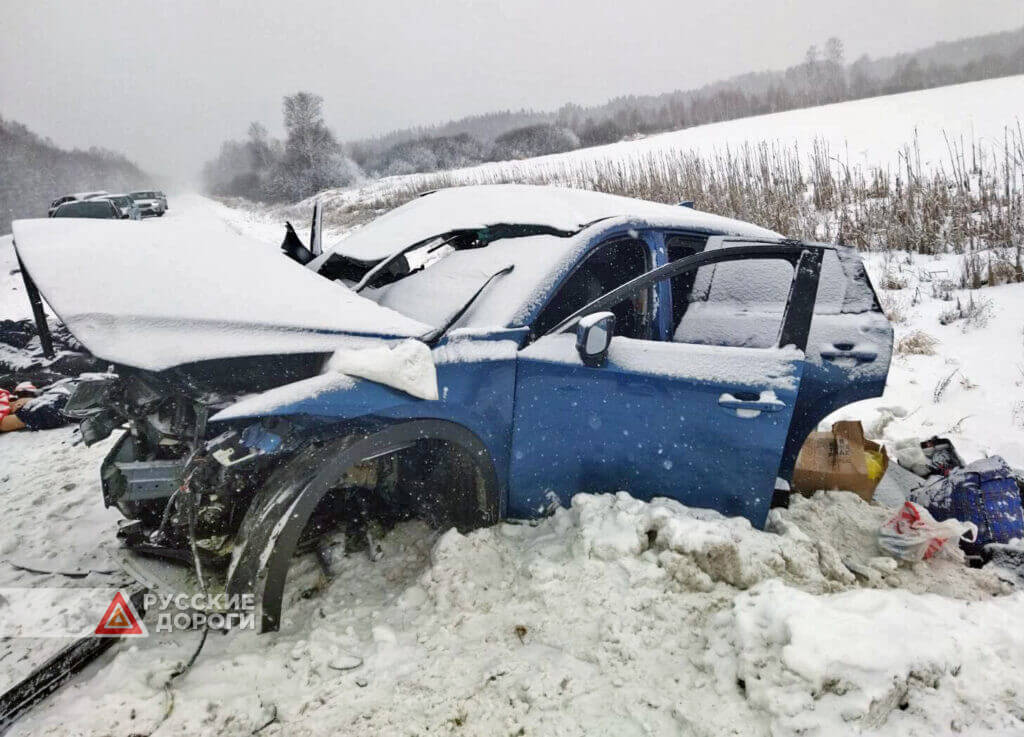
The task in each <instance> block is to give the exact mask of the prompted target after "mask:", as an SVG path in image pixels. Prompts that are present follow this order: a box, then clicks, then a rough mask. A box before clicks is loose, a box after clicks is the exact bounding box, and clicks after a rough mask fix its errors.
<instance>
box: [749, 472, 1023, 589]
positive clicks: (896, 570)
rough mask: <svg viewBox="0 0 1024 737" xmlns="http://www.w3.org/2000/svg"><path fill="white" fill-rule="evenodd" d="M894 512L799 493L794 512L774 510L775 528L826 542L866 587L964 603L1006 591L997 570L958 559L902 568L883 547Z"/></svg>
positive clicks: (837, 495) (828, 494)
mask: <svg viewBox="0 0 1024 737" xmlns="http://www.w3.org/2000/svg"><path fill="white" fill-rule="evenodd" d="M894 511H895V510H893V509H889V508H886V507H880V506H876V505H871V504H866V503H865V502H864V501H863V500H862V499H861V498H860V497H859V496H857V495H856V494H850V493H848V492H845V491H820V492H818V493H816V494H815V495H814V497H812V498H807V497H803V496H800V495H797V494H794V495H793V496H792V497H791V498H790V505H789V509H776V510H773V511H772V517H771V521H770V522H769V526H770V527H772V528H773V529H776V530H780V531H782V530H785V531H788V532H789V534H798V533H796V532H793V531H792V528H793V527H796V528H797V530H799V534H804V535H806V536H808V537H809V538H811V539H813V540H818V541H822V542H821V543H820V544H823V545H828V546H829V547H830V548H831V549H832V550H834V551H835V553H836V554H837V555H838V556H839V557H840V558H841V559H842V562H843V565H844V566H845V567H846V568H847V569H849V570H850V571H852V572H854V573H855V574H856V575H857V577H858V579H859V580H860V582H861V584H862V585H865V586H872V587H878V588H901V589H905V590H907V591H911V592H913V593H919V594H921V593H935V594H943V595H945V596H952V597H956V598H958V599H977V598H979V597H982V596H993V595H996V594H1000V593H1004V592H1005V588H1004V586H1003V584H1001V583H1000V581H999V579H998V578H997V577H996V576H995V575H994V574H993V573H992V572H991V571H989V570H987V569H977V568H969V567H967V566H966V565H964V564H963V563H961V562H959V561H956V560H951V559H943V558H935V559H930V560H928V561H922V562H920V563H915V564H913V565H902V566H897V565H896V561H895V559H893V558H891V557H889V556H887V555H885V553H883V551H882V550H881V549H880V548H879V547H878V530H879V528H880V527H881V526H882V523H883V522H885V521H886V520H887V519H889V518H890V517H891V516H892V515H893V513H894ZM824 541H827V542H824Z"/></svg>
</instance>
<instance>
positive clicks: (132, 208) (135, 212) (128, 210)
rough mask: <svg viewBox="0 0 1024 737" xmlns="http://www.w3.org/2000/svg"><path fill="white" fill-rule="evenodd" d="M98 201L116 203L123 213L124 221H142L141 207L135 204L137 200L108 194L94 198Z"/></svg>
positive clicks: (123, 195) (126, 196) (121, 195)
mask: <svg viewBox="0 0 1024 737" xmlns="http://www.w3.org/2000/svg"><path fill="white" fill-rule="evenodd" d="M92 199H96V200H108V201H110V202H113V203H114V207H116V208H117V209H118V210H120V212H121V218H122V219H124V220H141V219H142V213H141V212H140V211H139V206H138V205H136V204H135V200H133V199H132V198H131V197H129V196H128V195H126V194H108V195H102V196H100V197H93V198H92Z"/></svg>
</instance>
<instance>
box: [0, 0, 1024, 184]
mask: <svg viewBox="0 0 1024 737" xmlns="http://www.w3.org/2000/svg"><path fill="white" fill-rule="evenodd" d="M1021 25H1024V3H1022V2H1021V0H983V1H981V2H965V1H964V0H858V1H857V2H849V1H843V0H787V2H784V3H783V2H778V1H776V2H764V0H710V1H708V0H701V1H700V2H691V1H690V0H658V1H654V0H620V1H619V2H602V1H597V0H549V1H548V2H545V1H544V0H519V1H516V2H513V1H512V0H506V1H505V2H472V1H471V0H443V1H440V2H423V1H422V0H421V1H420V2H398V1H395V0H364V1H363V2H348V1H347V0H345V1H341V2H334V1H331V0H293V1H292V2H255V1H254V0H250V2H234V1H231V0H162V1H161V2H151V1H150V0H133V1H132V2H124V1H122V0H103V2H72V1H71V0H66V1H52V2H49V1H45V0H31V2H27V1H26V0H0V116H3V117H4V118H6V119H14V120H17V121H19V122H22V123H25V124H26V125H28V126H29V127H30V128H31V129H33V130H34V131H35V132H37V133H39V134H41V135H44V136H49V137H50V138H52V139H53V141H54V142H55V143H57V144H58V145H60V146H64V147H71V146H80V147H87V146H90V145H99V146H105V147H107V148H112V149H115V150H120V151H122V152H124V153H125V154H127V155H128V156H129V157H131V158H132V159H134V160H135V161H136V162H137V163H139V164H140V165H141V166H142V167H143V168H145V169H147V170H149V171H150V172H153V173H156V174H163V175H166V176H169V177H174V178H177V179H179V180H191V179H194V178H195V175H196V173H197V171H198V169H199V167H200V165H201V164H202V162H203V161H204V160H206V159H208V158H209V157H211V156H212V155H213V154H215V153H216V151H217V149H218V147H219V145H220V142H221V141H223V140H224V139H225V138H240V137H242V136H243V135H244V134H245V129H246V127H247V126H248V123H249V122H250V121H252V120H260V121H263V122H264V123H265V124H267V126H268V127H269V128H270V130H271V131H272V132H274V133H275V134H276V133H279V132H280V130H281V97H282V96H283V95H285V94H288V93H291V92H294V91H296V90H300V89H305V90H310V91H313V92H317V93H319V94H321V95H323V96H324V98H325V108H326V113H327V119H328V123H329V124H330V125H331V126H332V127H333V129H334V131H335V132H336V133H337V134H338V136H339V137H340V138H342V139H349V138H354V137H362V136H367V135H373V134H375V133H382V132H386V131H388V130H391V129H394V128H396V127H405V126H410V125H418V124H429V123H433V122H441V121H444V120H448V119H450V118H455V117H460V116H463V115H467V114H473V113H481V112H487V111H491V110H497V109H504V108H513V109H517V108H522V107H527V108H535V109H554V108H557V107H558V106H560V105H561V104H562V103H564V102H568V101H572V102H577V103H581V104H594V103H600V102H604V101H605V100H607V99H608V98H609V97H613V96H616V95H621V94H631V93H636V94H644V93H658V92H667V91H671V90H674V89H686V88H690V87H695V86H699V85H701V84H704V83H706V82H711V81H714V80H716V79H720V78H723V77H727V76H730V75H733V74H738V73H742V72H746V71H753V70H759V69H769V68H783V67H786V66H789V65H791V64H794V63H796V62H798V61H800V60H801V59H802V58H803V54H804V51H805V50H806V48H807V46H808V45H810V44H811V43H817V44H818V45H819V47H820V46H821V45H822V44H823V43H824V40H825V39H826V38H827V37H828V36H831V35H837V36H839V37H840V38H841V39H842V40H843V41H844V42H845V44H846V50H847V59H848V60H853V59H855V58H856V57H857V56H859V55H860V54H862V53H867V54H870V55H871V56H884V55H888V54H892V53H896V52H899V51H908V50H913V49H915V48H918V47H921V46H926V45H928V44H930V43H933V42H935V41H939V40H950V39H954V38H959V37H962V36H968V35H975V34H980V33H989V32H992V31H1000V30H1009V29H1011V28H1015V27H1019V26H1021Z"/></svg>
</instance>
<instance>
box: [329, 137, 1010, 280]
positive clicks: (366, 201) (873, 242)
mask: <svg viewBox="0 0 1024 737" xmlns="http://www.w3.org/2000/svg"><path fill="white" fill-rule="evenodd" d="M900 158H901V162H902V163H901V166H900V167H899V168H898V169H897V170H890V169H887V168H871V169H864V168H862V167H860V166H858V165H854V164H851V163H850V162H848V161H847V162H843V161H842V160H840V158H838V157H837V156H835V155H834V154H833V152H831V151H830V150H829V148H828V146H827V145H826V144H825V143H824V142H822V141H816V142H815V143H814V145H813V146H812V148H811V150H810V152H801V151H800V150H799V149H798V148H797V147H796V146H795V145H792V146H789V145H782V144H779V143H759V144H754V145H744V146H741V147H739V148H733V149H729V148H726V149H724V150H720V151H717V152H715V153H714V154H711V155H707V156H702V155H700V154H699V153H695V152H692V151H687V150H682V149H677V150H673V149H661V150H656V151H645V152H636V153H633V154H631V155H629V156H627V157H621V158H614V159H611V158H609V159H602V160H585V159H578V158H558V157H555V158H550V159H544V158H542V159H538V160H525V161H509V162H501V163H498V164H491V165H484V166H480V167H474V168H470V169H462V170H455V171H445V172H438V173H435V174H423V175H414V176H412V177H406V178H399V179H396V180H382V181H380V182H375V183H371V184H369V185H367V186H366V187H364V188H363V189H364V196H360V197H352V196H347V197H346V196H340V195H338V196H332V195H329V196H328V197H327V199H328V202H327V207H326V214H327V216H328V218H329V220H330V221H331V224H333V225H344V224H351V223H357V222H362V221H364V220H366V219H370V218H371V217H373V216H375V215H376V214H378V213H379V212H381V211H383V210H387V209H390V208H392V207H396V206H398V205H401V204H403V203H405V202H407V201H409V200H411V199H413V198H414V197H416V196H418V194H419V193H421V192H424V191H428V190H431V189H438V188H442V187H451V186H458V185H466V184H498V183H508V182H520V183H526V184H558V185H562V186H569V187H576V188H580V189H591V190H597V191H602V192H610V193H613V194H621V195H627V196H630V197H639V198H642V199H647V200H654V201H657V202H666V203H672V204H675V203H677V202H679V201H681V200H684V199H692V200H694V202H695V205H696V207H698V208H699V209H702V210H706V211H708V212H714V213H718V214H721V215H726V216H729V217H735V218H739V219H741V220H747V221H750V222H754V223H758V224H760V225H764V226H766V227H769V228H772V229H773V230H776V231H779V232H781V233H784V234H786V235H788V236H793V237H798V238H805V239H816V240H824V241H830V242H837V243H842V244H846V245H853V246H856V247H858V248H860V249H862V250H883V251H888V250H893V249H895V250H907V251H915V252H918V253H928V254H931V253H947V252H954V253H976V252H977V253H981V252H985V251H988V250H990V249H997V248H1003V249H1009V251H1010V252H1011V253H1010V254H1009V255H1008V256H1005V257H1004V261H1005V262H1006V263H1007V264H1009V268H1007V267H1006V266H1001V267H999V275H998V278H999V279H1000V280H1002V281H1005V280H1006V279H1017V280H1019V279H1020V278H1021V256H1020V250H1021V248H1022V243H1024V214H1022V213H1024V132H1022V130H1021V128H1020V126H1018V127H1017V128H1008V129H1007V130H1006V132H1005V136H1004V140H1003V141H999V142H998V143H991V142H989V143H987V144H983V143H982V142H980V141H977V142H966V143H965V142H963V141H949V142H948V155H947V160H946V161H945V162H944V163H943V164H942V165H941V166H939V167H938V168H935V169H927V170H926V169H925V168H924V167H923V165H922V164H921V156H920V153H919V151H918V146H917V142H916V141H914V142H911V143H910V144H908V145H907V146H906V147H904V149H903V151H902V152H901V156H900ZM985 266H987V264H985ZM977 271H978V272H979V273H978V275H977V276H975V275H974V274H970V275H965V278H964V281H965V282H966V283H965V284H964V286H971V287H977V286H981V284H982V283H984V282H985V278H984V277H983V276H982V275H981V273H980V272H982V271H987V268H982V265H981V264H980V257H979V265H978V269H977Z"/></svg>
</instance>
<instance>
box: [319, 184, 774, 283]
mask: <svg viewBox="0 0 1024 737" xmlns="http://www.w3.org/2000/svg"><path fill="white" fill-rule="evenodd" d="M618 216H624V217H634V218H642V219H644V220H646V221H648V222H649V223H650V224H651V225H653V226H658V227H671V228H680V229H684V230H694V231H700V232H708V233H720V234H723V235H740V236H748V237H752V238H779V237H780V236H779V234H778V233H775V232H774V231H771V230H768V229H766V228H761V227H758V226H756V225H751V224H750V223H744V222H742V221H740V220H732V219H730V218H726V217H721V216H720V215H712V214H710V213H706V212H701V211H699V210H694V209H692V208H689V207H677V206H674V205H663V204H660V203H657V202H648V201H646V200H637V199H633V198H630V197H620V196H618V195H611V194H604V193H601V192H589V191H585V190H579V189H564V188H561V187H548V186H534V185H527V184H486V185H474V186H468V187H451V188H449V189H441V190H438V191H436V192H431V193H430V194H427V195H424V196H422V197H419V198H417V199H415V200H413V201H412V202H408V203H406V204H404V205H402V206H401V207H397V208H395V209H394V210H392V211H391V212H388V213H386V214H384V215H381V216H380V217H379V218H377V219H376V220H374V221H373V222H371V223H369V224H368V225H366V226H364V227H363V228H361V229H359V230H356V231H354V232H353V233H351V234H350V235H348V236H347V237H345V238H343V239H342V240H340V241H339V242H338V243H337V244H335V245H334V246H333V247H331V248H329V249H327V251H326V252H325V253H324V255H322V256H320V257H319V258H318V259H316V260H314V261H313V262H311V263H310V268H313V269H314V270H315V269H316V268H318V267H319V265H320V264H321V263H323V261H324V260H326V258H327V257H328V255H329V254H330V253H335V252H336V253H338V254H340V255H342V256H344V257H346V258H350V259H353V260H356V261H359V262H362V263H374V262H376V261H380V260H381V259H384V258H387V257H388V256H390V255H391V254H393V253H394V252H395V251H397V250H399V249H401V248H404V247H406V246H409V245H412V244H413V243H418V242H420V241H423V240H426V239H428V238H431V237H433V236H436V235H441V234H443V233H449V232H452V231H455V230H476V229H480V228H485V227H488V226H493V225H500V224H517V225H543V226H548V227H551V228H554V229H556V230H564V231H569V232H575V231H578V230H580V229H581V228H582V227H583V226H585V225H588V224H589V223H593V222H594V221H596V220H602V219H605V218H611V217H618Z"/></svg>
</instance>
